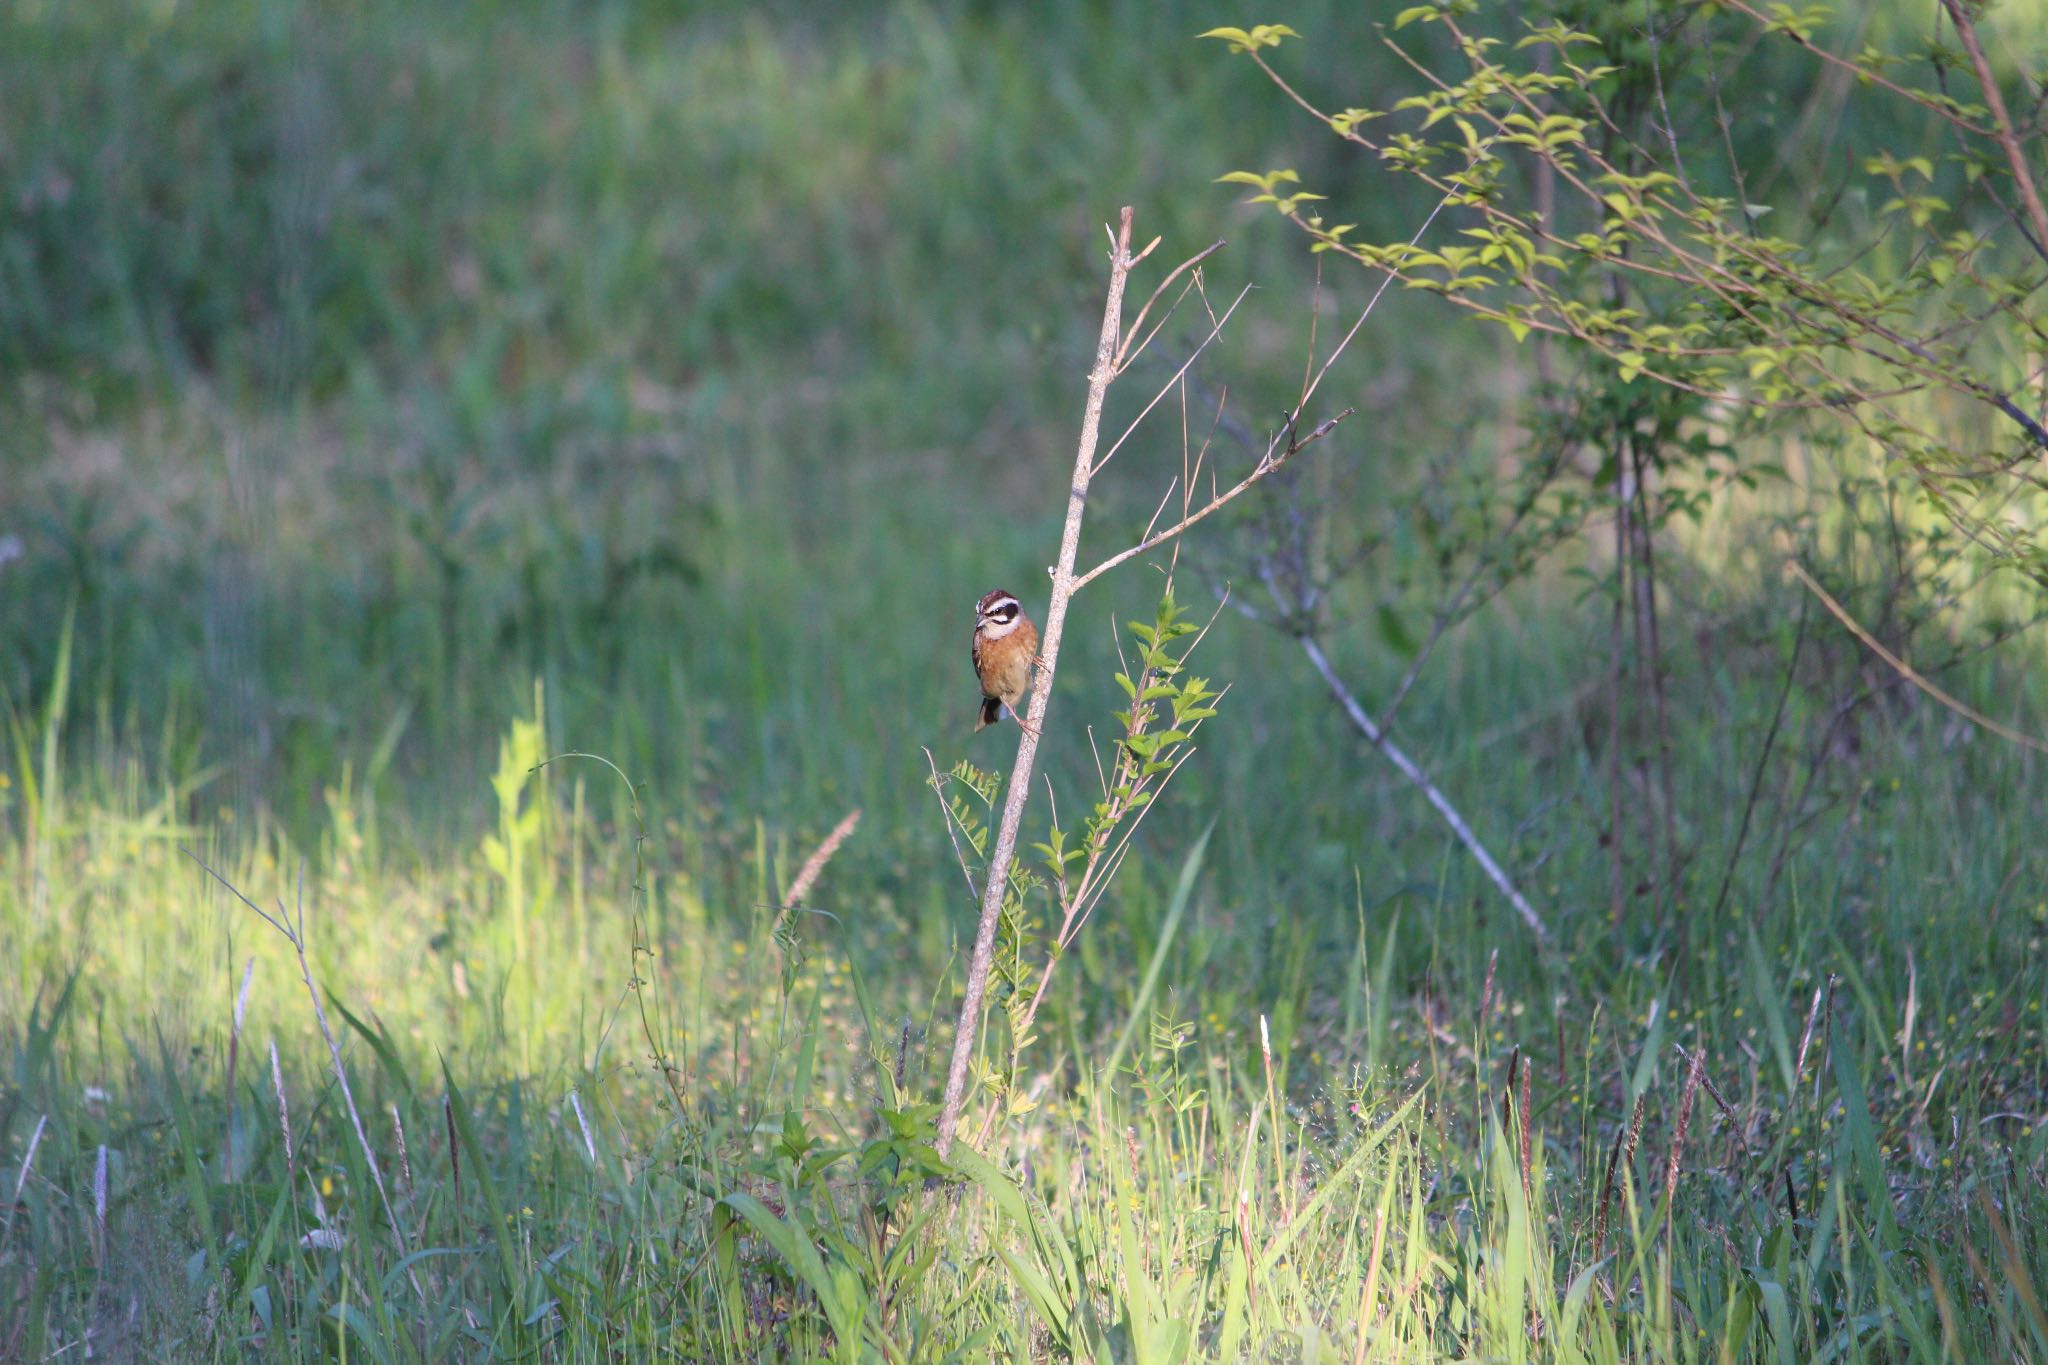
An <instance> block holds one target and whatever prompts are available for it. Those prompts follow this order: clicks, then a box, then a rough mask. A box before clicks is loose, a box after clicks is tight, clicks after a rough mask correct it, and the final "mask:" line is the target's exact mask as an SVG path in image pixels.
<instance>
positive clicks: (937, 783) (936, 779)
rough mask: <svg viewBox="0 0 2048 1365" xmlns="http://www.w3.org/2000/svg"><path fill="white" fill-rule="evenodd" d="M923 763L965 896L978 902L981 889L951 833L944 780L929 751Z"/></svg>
mask: <svg viewBox="0 0 2048 1365" xmlns="http://www.w3.org/2000/svg"><path fill="white" fill-rule="evenodd" d="M924 761H925V766H927V767H929V768H930V769H931V770H932V792H933V794H934V795H936V796H937V797H938V799H939V814H940V815H941V816H943V817H944V818H945V821H946V838H947V839H949V840H951V841H952V844H953V856H954V857H955V858H956V859H958V860H959V862H960V875H961V876H963V877H965V878H966V879H967V894H968V895H970V896H973V897H974V898H975V899H976V900H979V899H981V888H980V887H978V886H976V885H975V884H974V869H973V868H971V867H969V866H968V865H967V850H966V849H964V848H962V847H960V836H959V835H957V834H955V833H954V832H953V810H952V808H951V807H950V806H948V805H947V804H946V791H945V786H944V784H945V779H944V778H942V777H940V776H939V764H938V760H936V759H934V758H933V757H932V751H931V750H930V749H926V750H925V751H924Z"/></svg>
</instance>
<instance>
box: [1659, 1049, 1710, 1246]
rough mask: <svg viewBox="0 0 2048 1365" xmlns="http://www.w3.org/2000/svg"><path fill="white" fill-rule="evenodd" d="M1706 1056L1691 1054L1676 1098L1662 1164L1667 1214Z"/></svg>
mask: <svg viewBox="0 0 2048 1365" xmlns="http://www.w3.org/2000/svg"><path fill="white" fill-rule="evenodd" d="M1706 1062H1707V1054H1706V1053H1704V1052H1695V1053H1693V1054H1692V1065H1691V1066H1690V1067H1689V1068H1687V1070H1686V1073H1685V1090H1684V1092H1683V1093H1682V1094H1680V1095H1679V1097H1678V1127H1677V1130H1676V1131H1675V1132H1673V1133H1672V1135H1671V1155H1670V1157H1668V1158H1667V1159H1666V1160H1665V1162H1664V1207H1665V1210H1666V1213H1667V1216H1668V1214H1669V1210H1670V1208H1671V1201H1672V1199H1673V1198H1674V1197H1675V1196H1676V1195H1677V1193H1678V1163H1679V1157H1680V1156H1681V1154H1682V1153H1683V1152H1684V1151H1685V1133H1686V1128H1687V1127H1688V1126H1689V1125H1690V1124H1691V1123H1692V1102H1693V1100H1694V1098H1695V1097H1696V1096H1698V1094H1699V1093H1700V1077H1701V1076H1702V1075H1703V1074H1704V1073H1705V1070H1706Z"/></svg>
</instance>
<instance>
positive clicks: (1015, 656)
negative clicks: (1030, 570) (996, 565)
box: [974, 588, 1038, 730]
mask: <svg viewBox="0 0 2048 1365" xmlns="http://www.w3.org/2000/svg"><path fill="white" fill-rule="evenodd" d="M1037 661H1038V627H1037V626H1034V625H1032V624H1031V618H1030V617H1028V616H1026V615H1025V614H1024V607H1023V604H1022V603H1020V602H1018V601H1017V598H1016V596H1015V594H1013V593H1008V592H1005V591H1003V590H1002V589H1001V588H998V589H996V590H995V591H994V592H992V593H990V594H989V595H988V596H986V597H984V598H982V599H981V601H979V602H977V603H975V605H974V674H975V676H976V677H978V678H980V679H981V718H980V719H979V720H978V721H976V722H975V726H974V728H975V729H976V730H981V729H983V728H985V727H987V726H990V725H994V724H995V723H996V722H997V721H998V720H1001V719H1002V715H1003V708H1004V707H1006V706H1007V707H1008V708H1010V714H1011V715H1012V716H1016V717H1017V723H1018V724H1019V725H1023V724H1024V717H1022V716H1020V715H1017V704H1018V703H1019V702H1021V701H1023V700H1024V689H1025V688H1026V687H1029V686H1030V685H1031V666H1032V665H1033V664H1035V663H1036V662H1037ZM1026 728H1027V729H1028V728H1029V727H1028V726H1027V727H1026Z"/></svg>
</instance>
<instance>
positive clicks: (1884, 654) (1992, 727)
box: [1785, 559, 2048, 754]
mask: <svg viewBox="0 0 2048 1365" xmlns="http://www.w3.org/2000/svg"><path fill="white" fill-rule="evenodd" d="M1785 567H1786V568H1787V569H1788V570H1789V571H1790V572H1791V573H1792V576H1793V577H1795V578H1797V579H1798V580H1799V581H1800V582H1801V583H1804V584H1805V585H1806V589H1807V591H1808V592H1811V593H1812V594H1813V595H1814V596H1815V597H1818V598H1819V599H1820V604H1821V605H1822V606H1824V607H1826V608H1827V609H1828V610H1829V611H1830V612H1832V613H1833V614H1834V617H1835V619H1836V620H1837V621H1840V622H1841V623H1842V624H1843V625H1844V626H1846V627H1848V630H1849V633H1850V634H1851V635H1854V636H1855V637H1856V638H1857V639H1859V640H1861V641H1862V642H1863V643H1864V644H1865V645H1866V646H1867V647H1868V648H1869V649H1870V651H1871V653H1873V654H1875V655H1877V657H1878V658H1880V659H1883V660H1884V661H1885V662H1886V663H1888V664H1890V665H1891V666H1892V668H1893V669H1894V670H1895V671H1896V672H1897V673H1898V675H1899V676H1900V677H1902V678H1904V679H1905V680H1906V681H1907V682H1909V683H1911V684H1913V686H1915V687H1917V688H1919V689H1920V690H1921V691H1922V692H1925V693H1926V694H1927V695H1928V696H1930V697H1932V698H1934V699H1935V700H1936V701H1938V702H1940V703H1941V704H1942V705H1943V706H1946V707H1947V708H1948V709H1949V710H1951V711H1953V712H1955V713H1956V714H1957V715H1959V716H1961V717H1963V719H1965V720H1968V721H1972V722H1974V723H1976V724H1978V725H1981V726H1983V727H1984V728H1985V729H1987V730H1989V731H1990V732H1991V733H1992V734H1994V735H1997V736H1998V737H1999V738H2000V739H2005V740H2010V741H2011V742H2012V743H2014V744H2017V745H2020V746H2021V747H2022V748H2027V749H2032V750H2033V751H2034V752H2035V753H2040V754H2048V744H2044V743H2042V742H2041V741H2040V740H2038V739H2035V738H2034V737H2033V736H2032V735H2027V734H2021V733H2020V732H2019V731H2018V730H2015V729H2013V728H2012V727H2011V726H2010V725H2001V724H1999V723H1998V722H1997V721H1995V720H1993V719H1991V717H1989V716H1987V715H1985V714H1984V713H1983V712H1982V711H1979V710H1978V709H1977V708H1975V707H1974V706H1968V705H1965V704H1964V703H1963V702H1960V701H1957V700H1956V699H1955V698H1954V697H1952V696H1950V695H1949V694H1948V693H1946V692H1944V691H1942V690H1941V689H1940V688H1939V687H1936V686H1935V685H1934V684H1933V683H1931V682H1929V681H1928V680H1927V679H1926V678H1925V677H1923V676H1921V674H1920V673H1919V672H1917V671H1916V670H1915V669H1914V668H1913V666H1912V665H1911V664H1909V663H1907V662H1906V661H1905V660H1904V659H1901V658H1900V657H1899V656H1898V655H1896V654H1894V653H1892V652H1891V651H1890V650H1888V649H1886V648H1885V647H1884V646H1883V645H1881V644H1879V643H1878V641H1877V637H1876V636H1874V635H1872V634H1871V633H1870V632H1869V631H1867V630H1865V629H1864V628H1863V627H1862V625H1861V624H1859V623H1858V622H1857V620H1856V618H1855V617H1853V616H1851V615H1849V613H1848V611H1847V610H1846V609H1845V608H1844V607H1843V606H1842V604H1841V603H1840V602H1837V601H1836V600H1835V599H1834V598H1833V597H1831V596H1829V594H1828V590H1827V589H1826V588H1823V587H1822V586H1821V585H1820V584H1819V583H1816V582H1815V581H1814V578H1813V575H1812V574H1810V573H1808V572H1807V571H1806V569H1805V567H1804V566H1803V565H1801V564H1800V562H1799V561H1798V560H1796V559H1788V560H1786V561H1785Z"/></svg>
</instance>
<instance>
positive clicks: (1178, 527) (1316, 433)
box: [1074, 360, 1356, 589]
mask: <svg viewBox="0 0 2048 1365" xmlns="http://www.w3.org/2000/svg"><path fill="white" fill-rule="evenodd" d="M1189 363H1191V364H1192V363H1193V362H1192V360H1191V361H1190V362H1189ZM1354 411H1356V409H1354V408H1346V409H1344V411H1342V412H1340V413H1338V414H1337V415H1336V416H1334V417H1327V418H1324V419H1323V421H1321V422H1320V423H1318V424H1317V425H1316V427H1315V429H1314V430H1312V431H1309V432H1308V433H1306V434H1305V435H1300V436H1297V437H1296V438H1295V439H1294V440H1292V441H1290V442H1288V444H1287V447H1286V449H1285V450H1284V451H1282V452H1281V454H1280V456H1279V458H1277V459H1276V458H1274V456H1273V453H1272V450H1273V447H1268V450H1267V453H1266V454H1265V455H1263V456H1261V457H1260V459H1259V462H1258V463H1257V464H1256V465H1253V466H1252V472H1251V473H1249V474H1247V475H1245V476H1244V477H1243V478H1242V479H1240V480H1238V481H1237V482H1236V483H1235V484H1233V485H1231V486H1230V487H1229V488H1227V489H1225V490H1224V491H1223V492H1221V493H1219V494H1217V495H1216V496H1215V497H1213V498H1211V499H1210V500H1209V501H1208V502H1207V503H1205V504H1204V505H1203V506H1202V507H1201V508H1200V509H1199V510H1197V511H1195V512H1191V513H1189V514H1188V515H1187V516H1184V517H1182V518H1181V519H1180V520H1179V521H1177V522H1175V523H1174V524H1173V525H1171V526H1169V527H1167V528H1166V529H1165V530H1164V531H1160V532H1158V533H1157V534H1155V535H1152V536H1149V537H1147V538H1146V539H1144V540H1141V541H1139V542H1138V543H1137V544H1136V545H1133V546H1131V547H1130V548H1129V549H1127V550H1122V551H1119V552H1118V553H1116V554H1113V555H1111V556H1110V557H1109V558H1108V559H1105V560H1103V561H1102V562H1101V563H1100V564H1097V565H1096V566H1095V567H1094V568H1092V569H1090V570H1089V571H1088V572H1087V573H1084V574H1082V575H1081V576H1080V577H1079V578H1077V579H1075V580H1074V587H1075V588H1076V589H1079V588H1082V587H1085V586H1087V585H1088V584H1089V583H1092V582H1094V581H1095V580H1096V579H1097V578H1100V577H1101V576H1102V575H1103V574H1105V573H1108V572H1109V571H1110V570H1111V569H1114V568H1115V567H1116V566H1117V565H1119V564H1121V563H1123V562H1124V561H1125V560H1128V559H1134V558H1136V557H1137V556H1139V555H1141V554H1143V553H1145V551H1147V550H1150V549H1154V548H1156V547H1157V546H1160V545H1164V544H1165V543H1166V542H1167V541H1169V540H1172V539H1173V538H1174V537H1175V536H1178V535H1180V534H1181V533H1182V532H1183V531H1186V530H1188V529H1189V528H1190V527H1192V526H1194V525H1195V524H1196V523H1197V522H1200V521H1203V520H1205V519H1207V518H1208V517H1210V516H1212V515H1214V514H1215V513H1217V512H1220V511H1222V510H1223V508H1224V506H1225V505H1226V504H1228V503H1229V502H1231V501H1233V500H1234V499H1235V498H1237V497H1238V495H1239V494H1241V493H1243V492H1245V491H1246V490H1247V489H1249V488H1250V487H1251V486H1252V485H1253V484H1255V483H1257V482H1258V481H1259V480H1260V479H1263V478H1265V477H1266V476H1267V475H1268V474H1270V473H1272V472H1273V471H1274V470H1276V469H1278V468H1279V467H1280V466H1281V465H1283V464H1285V463H1286V462H1287V461H1288V459H1290V458H1291V457H1292V456H1293V455H1295V454H1296V453H1297V452H1299V451H1301V450H1303V449H1305V448H1307V447H1308V446H1311V445H1314V444H1315V443H1316V442H1317V441H1320V440H1322V439H1323V437H1325V436H1327V435H1329V434H1330V432H1331V431H1333V430H1335V429H1336V426H1337V424H1338V423H1339V422H1341V421H1343V420H1344V419H1345V418H1347V417H1349V416H1350V415H1351V414H1352V413H1353V412H1354ZM1278 441H1279V437H1277V436H1276V437H1275V438H1274V442H1275V445H1277V443H1278Z"/></svg>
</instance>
